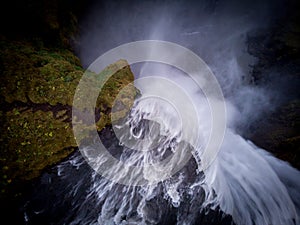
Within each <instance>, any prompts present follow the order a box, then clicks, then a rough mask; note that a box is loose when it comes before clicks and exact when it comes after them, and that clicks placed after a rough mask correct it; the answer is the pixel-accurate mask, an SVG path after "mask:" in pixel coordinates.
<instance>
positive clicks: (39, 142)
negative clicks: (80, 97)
mask: <svg viewBox="0 0 300 225" xmlns="http://www.w3.org/2000/svg"><path fill="white" fill-rule="evenodd" d="M0 47H1V48H0V49H1V50H0V70H1V77H0V102H1V107H0V122H1V125H2V127H1V138H0V146H1V147H0V165H1V171H0V176H1V178H2V179H1V184H0V185H1V187H0V188H1V192H2V193H4V194H5V192H6V191H7V190H8V188H9V186H10V185H13V184H14V183H15V181H18V182H19V181H25V180H32V179H33V178H35V177H38V176H39V175H40V174H41V172H42V171H43V170H44V169H45V168H47V167H49V166H51V165H53V164H55V163H58V162H59V161H61V160H62V159H64V158H66V157H67V156H68V155H70V154H71V153H72V152H73V151H74V150H75V149H76V147H77V144H76V142H75V139H74V135H73V130H72V124H71V120H72V118H71V115H72V103H73V97H74V93H75V90H76V87H77V85H78V83H79V81H80V79H81V78H82V75H83V73H84V70H83V68H82V67H81V65H80V61H79V59H78V58H77V57H76V56H75V55H74V54H73V53H72V52H71V51H70V50H68V49H61V48H60V49H56V48H50V49H49V48H46V47H37V46H35V45H32V43H31V42H26V41H8V40H6V39H5V38H3V37H2V38H1V39H0ZM108 71H109V72H112V73H113V76H111V77H110V78H109V79H108V80H107V82H105V85H104V87H103V89H102V91H101V93H100V95H99V96H98V99H97V102H96V108H95V119H96V120H95V121H96V126H97V129H98V131H100V130H101V129H103V128H104V127H105V126H107V125H110V124H111V114H112V108H113V105H114V101H115V99H116V98H117V96H118V94H119V92H120V91H121V90H123V92H122V93H123V95H122V98H119V99H118V102H119V103H118V104H121V105H122V107H121V108H117V110H115V111H114V112H113V114H114V113H115V115H117V116H114V118H115V119H120V118H121V117H122V116H125V115H126V112H128V110H129V108H130V107H131V105H132V103H133V100H134V96H135V93H136V89H135V88H134V86H133V84H132V82H133V80H134V76H133V74H132V72H131V70H130V67H129V65H128V63H127V62H126V61H125V60H120V61H118V62H116V63H115V64H112V65H110V66H108V67H107V68H105V70H104V71H102V72H101V73H100V74H95V73H92V72H90V76H91V77H92V78H93V79H94V80H98V81H99V80H101V79H102V77H103V76H104V74H105V73H107V72H108ZM124 87H126V88H125V89H124ZM124 90H126V91H127V94H126V91H125V92H124ZM122 101H123V102H122ZM120 102H121V103H120ZM87 135H88V134H87Z"/></svg>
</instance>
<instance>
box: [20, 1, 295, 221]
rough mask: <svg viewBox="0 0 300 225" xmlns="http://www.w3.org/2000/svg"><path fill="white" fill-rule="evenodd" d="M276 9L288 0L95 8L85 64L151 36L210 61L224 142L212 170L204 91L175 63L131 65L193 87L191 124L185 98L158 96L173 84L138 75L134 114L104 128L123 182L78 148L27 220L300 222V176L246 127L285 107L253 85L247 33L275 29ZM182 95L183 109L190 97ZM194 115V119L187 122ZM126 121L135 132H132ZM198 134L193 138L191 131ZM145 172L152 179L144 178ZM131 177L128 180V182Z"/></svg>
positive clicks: (188, 89) (44, 187)
mask: <svg viewBox="0 0 300 225" xmlns="http://www.w3.org/2000/svg"><path fill="white" fill-rule="evenodd" d="M154 2H155V1H154ZM155 3H157V2H155ZM278 8H280V4H278V2H275V3H274V4H273V2H268V1H266V2H261V1H257V2H256V1H251V2H247V3H246V2H245V4H242V3H239V1H222V2H220V1H211V2H210V1H200V2H199V3H195V2H191V3H190V4H187V3H185V2H184V1H183V2H181V1H178V2H176V3H174V4H171V2H170V1H163V2H162V3H160V4H151V3H150V2H146V1H145V2H144V1H140V2H134V4H132V5H131V4H129V5H128V4H127V3H126V4H125V3H121V2H118V1H116V2H115V1H112V3H105V4H104V3H103V4H101V7H99V6H95V7H94V8H93V11H92V12H91V14H90V17H89V18H88V19H87V22H86V23H84V24H83V26H84V27H85V28H86V30H84V31H83V35H82V37H80V41H81V42H80V43H81V46H80V51H79V54H80V56H81V60H82V61H83V63H84V64H85V65H88V64H89V63H91V61H92V60H93V59H94V58H96V57H98V56H99V55H101V53H104V52H105V51H106V50H109V49H110V48H113V47H116V46H117V45H119V44H121V43H126V42H128V41H135V40H142V39H159V40H167V41H173V42H175V43H179V44H182V45H184V46H185V47H188V48H190V49H191V50H193V51H194V52H195V53H197V54H198V55H199V56H200V57H201V58H203V59H204V60H205V61H206V62H207V64H208V65H209V66H210V68H211V69H212V71H213V72H214V74H215V76H216V77H217V79H218V81H219V83H220V86H221V88H222V91H223V93H224V96H225V105H226V112H227V114H226V115H227V119H226V124H227V125H226V129H225V134H224V139H223V141H222V145H221V146H220V149H219V152H218V154H217V155H216V157H215V158H214V160H212V161H210V162H209V166H208V167H207V166H205V167H203V165H204V164H205V165H206V163H207V162H206V160H207V158H205V157H204V156H203V148H204V146H205V145H206V144H207V142H208V141H209V137H210V131H211V126H212V115H211V112H210V105H209V103H208V102H207V100H206V98H205V94H204V93H203V92H202V90H201V89H199V88H198V87H197V85H195V83H194V82H193V80H192V79H191V78H190V77H189V76H187V75H186V74H184V73H182V72H181V71H178V70H176V69H174V68H171V67H166V66H165V65H157V64H155V63H146V64H141V65H132V69H133V71H134V73H135V76H136V78H147V77H148V78H149V77H153V75H155V76H160V77H161V78H164V79H168V80H171V81H172V82H174V83H175V84H176V85H178V86H179V87H180V88H181V89H182V90H184V93H185V94H186V96H187V97H188V99H189V100H191V102H192V105H193V107H189V106H186V108H185V110H181V113H182V114H183V115H184V116H183V117H184V118H190V120H185V121H184V123H182V120H181V119H182V115H181V116H178V115H179V114H180V113H179V114H178V110H177V108H176V105H175V107H174V106H173V105H172V104H171V105H170V104H169V102H168V101H166V100H168V99H164V98H154V97H153V96H152V95H151V94H150V92H151V93H153V90H157V92H158V93H159V95H160V96H161V94H162V93H163V94H165V96H166V98H167V97H168V96H170V93H172V90H170V88H164V87H162V86H160V85H158V84H157V83H155V82H152V83H151V82H147V85H145V83H139V82H138V79H137V81H136V86H137V87H138V88H139V89H140V90H141V93H142V96H141V97H140V98H138V99H136V102H135V104H134V107H133V108H132V110H131V112H130V113H129V115H128V117H127V118H126V119H125V120H124V121H122V123H120V124H114V125H113V126H112V127H107V128H105V129H104V130H103V131H102V132H101V133H100V138H101V140H102V142H103V143H104V145H105V146H106V148H107V149H108V150H109V152H110V154H111V155H113V156H114V157H115V158H116V159H117V160H118V161H119V162H120V163H119V164H116V165H114V167H112V168H108V171H110V172H108V173H110V178H113V180H114V182H113V181H110V180H108V179H106V178H104V177H102V176H101V175H99V174H98V173H96V172H95V171H94V170H93V169H91V168H90V167H89V166H88V165H87V163H86V161H85V160H84V158H83V157H82V156H81V155H80V154H79V152H76V153H75V154H74V155H73V156H72V157H70V159H68V160H67V161H65V162H63V163H61V164H59V165H58V166H56V167H55V168H53V169H52V172H51V173H46V174H44V175H43V177H42V179H41V181H40V183H39V185H38V186H37V187H36V188H35V191H34V193H33V195H32V197H31V199H30V200H29V201H28V202H27V203H26V204H25V206H24V208H23V213H24V220H25V221H26V223H28V224H45V223H47V224H101V225H102V224H104V225H114V224H117V225H118V224H124V225H125V224H128V225H131V224H161V225H165V224H178V225H189V224H190V225H192V224H223V225H224V224H232V223H235V224H237V225H251V224H256V225H269V224H272V225H283V224H285V225H289V224H291V225H292V224H300V218H299V216H300V192H299V190H300V173H299V171H298V170H296V169H294V168H292V167H291V166H290V165H289V164H288V163H286V162H283V161H281V160H279V159H277V158H275V157H274V156H272V155H271V154H269V153H268V152H267V151H265V150H263V149H260V148H259V147H257V146H255V145H254V144H253V143H252V142H251V141H250V140H246V139H245V138H243V137H242V136H241V134H239V133H240V132H239V131H241V130H243V129H247V127H248V125H249V123H252V122H255V119H256V118H259V117H260V116H261V115H262V114H263V113H264V112H266V110H267V109H270V108H272V106H274V107H275V106H276V101H273V102H272V101H271V100H270V99H271V98H270V95H271V94H273V93H274V92H269V90H267V89H266V88H264V87H255V86H250V85H249V82H248V81H249V80H250V79H251V76H249V74H250V72H251V68H250V67H249V64H253V63H254V62H255V59H254V58H253V57H251V56H250V55H249V54H248V52H247V44H246V37H247V35H248V34H249V33H251V32H252V31H254V30H257V29H267V28H268V26H270V24H272V21H273V17H274V15H273V14H274V13H275V14H276V12H278V11H276V10H278ZM101 10H102V11H101ZM99 12H101V13H99ZM112 24H113V25H114V26H112ZM162 54H163V53H162ZM179 60H183V59H180V57H179ZM199 76H200V75H199ZM277 96H280V93H279V94H278V95H277ZM177 100H178V104H179V105H182V104H180V100H182V101H185V100H184V99H178V98H177ZM273 100H278V99H274V98H273ZM215 101H216V102H218V101H219V100H217V99H215ZM183 105H184V106H183V108H184V107H185V105H186V104H183ZM192 110H195V113H196V115H197V119H196V120H195V119H194V117H192V116H191V117H189V113H191V112H192ZM128 127H129V128H130V129H129V130H128V131H129V132H123V129H127V128H128ZM187 128H188V129H187ZM238 128H239V129H238ZM195 133H196V134H197V135H196V137H195V139H193V138H191V137H193V135H194V134H195ZM116 134H117V135H116ZM128 140H133V142H131V141H128ZM128 145H129V146H128ZM97 146H98V145H97V144H96V140H95V142H90V143H86V144H85V146H83V148H84V151H85V152H89V153H90V154H93V152H95V151H97ZM159 162H162V163H161V164H159ZM104 164H105V161H104V160H103V159H102V158H101V157H100V158H97V159H95V161H94V162H93V165H94V166H96V167H97V165H99V166H100V165H104ZM123 164H127V165H131V166H135V168H137V169H136V170H135V171H134V174H131V173H132V171H130V170H123V169H122V168H123V167H122V165H123ZM145 165H147V166H145ZM153 165H155V166H153ZM137 174H138V175H137ZM137 176H138V177H140V178H142V181H143V182H142V183H140V180H135V178H136V177H137ZM124 177H126V182H129V183H130V185H125V184H124ZM118 182H119V183H121V184H119V183H118ZM46 221H47V222H46Z"/></svg>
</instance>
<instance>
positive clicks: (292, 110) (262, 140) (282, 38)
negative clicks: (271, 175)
mask: <svg viewBox="0 0 300 225" xmlns="http://www.w3.org/2000/svg"><path fill="white" fill-rule="evenodd" d="M286 4H287V7H286V12H285V14H284V16H283V18H281V19H280V20H278V21H277V23H276V24H275V26H274V27H273V28H272V29H271V30H267V31H266V30H263V31H258V32H257V33H256V34H254V35H252V36H249V39H248V51H249V52H250V54H252V55H254V56H255V57H257V58H258V62H257V64H256V65H255V66H254V67H253V72H252V77H253V85H258V86H262V87H264V88H267V89H269V90H271V91H272V90H274V93H280V95H281V96H276V94H274V96H273V98H274V100H273V102H274V107H275V108H274V109H273V110H271V113H269V114H265V115H263V116H262V117H261V118H260V119H259V120H258V121H256V122H255V124H253V125H251V126H250V127H249V130H248V131H247V132H246V133H247V137H248V138H249V139H251V140H253V141H254V142H255V143H256V144H257V145H258V146H260V147H262V148H265V149H267V150H268V151H270V152H272V153H273V154H275V155H276V156H277V157H279V158H281V159H283V160H285V161H288V162H290V163H291V164H292V165H293V166H295V167H297V168H298V169H299V168H300V149H299V146H300V139H299V138H300V136H299V134H300V92H299V88H300V39H299V36H300V23H299V21H300V14H299V10H300V3H299V1H287V3H286ZM277 95H278V94H277Z"/></svg>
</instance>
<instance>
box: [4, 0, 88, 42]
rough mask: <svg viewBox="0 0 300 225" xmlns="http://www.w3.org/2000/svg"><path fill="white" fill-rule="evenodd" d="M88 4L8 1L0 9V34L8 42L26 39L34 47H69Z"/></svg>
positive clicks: (81, 0) (64, 0) (59, 0)
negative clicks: (43, 45)
mask: <svg viewBox="0 0 300 225" xmlns="http://www.w3.org/2000/svg"><path fill="white" fill-rule="evenodd" d="M91 2H92V1H84V0H53V1H47V0H24V1H22V0H12V1H4V3H3V5H1V9H0V24H1V31H0V32H1V34H2V35H4V36H7V37H9V38H11V39H19V40H20V39H21V40H24V39H29V40H31V41H33V42H35V44H37V45H38V44H41V43H43V44H45V45H46V46H61V47H69V46H70V45H72V44H73V43H72V37H73V36H74V35H75V34H76V33H77V32H78V27H77V24H78V20H80V19H81V18H82V16H83V15H84V13H85V10H86V9H88V8H89V5H90V3H91Z"/></svg>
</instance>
